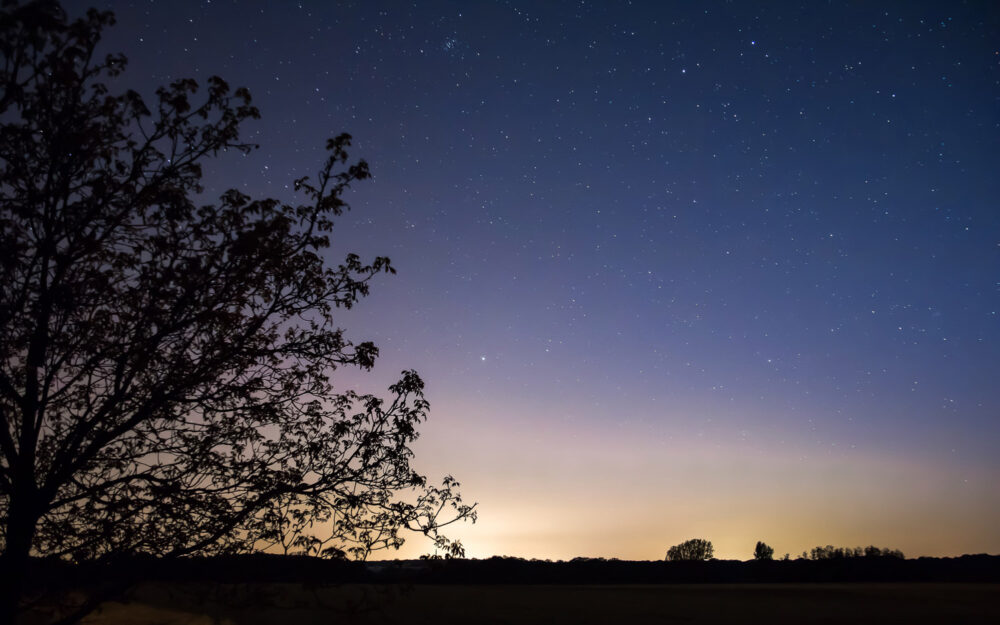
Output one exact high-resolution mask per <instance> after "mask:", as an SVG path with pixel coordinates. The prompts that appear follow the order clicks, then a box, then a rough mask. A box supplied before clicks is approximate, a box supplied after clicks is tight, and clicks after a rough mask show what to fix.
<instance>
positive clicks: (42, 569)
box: [32, 551, 1000, 585]
mask: <svg viewBox="0 0 1000 625" xmlns="http://www.w3.org/2000/svg"><path fill="white" fill-rule="evenodd" d="M824 553H829V552H824ZM32 576H33V577H35V579H36V580H37V581H40V582H41V581H42V580H44V582H43V583H45V585H51V584H54V583H55V584H58V583H65V584H73V583H77V582H81V581H83V582H85V581H86V580H93V579H103V580H108V579H126V580H132V581H136V580H159V581H179V582H185V581H200V582H226V583H254V582H306V583H315V584H324V583H333V584H339V583H397V582H405V583H431V584H662V583H669V584H684V583H748V582H770V583H789V582H1000V556H991V555H985V554H981V555H965V556H961V557H958V558H917V559H910V560H904V559H902V558H898V557H891V556H890V557H855V554H854V552H853V551H852V552H851V555H850V556H847V555H846V552H845V553H844V554H842V555H834V556H831V557H822V556H820V557H817V558H816V559H802V558H800V559H796V560H791V559H789V560H763V561H761V560H751V561H747V562H741V561H739V560H708V561H677V562H670V561H630V560H616V559H611V560H606V559H604V558H576V559H573V560H570V561H558V562H550V561H545V560H526V559H523V558H514V557H503V556H496V557H493V558H489V559H484V560H466V559H448V560H433V559H430V560H389V561H378V562H367V563H364V562H353V561H343V560H324V559H319V558H312V557H305V556H279V555H268V554H254V555H245V556H229V557H217V558H182V559H176V560H159V559H154V558H124V559H120V560H118V561H117V562H115V563H107V564H102V565H69V564H65V563H60V562H57V561H51V560H35V561H34V562H33V566H32Z"/></svg>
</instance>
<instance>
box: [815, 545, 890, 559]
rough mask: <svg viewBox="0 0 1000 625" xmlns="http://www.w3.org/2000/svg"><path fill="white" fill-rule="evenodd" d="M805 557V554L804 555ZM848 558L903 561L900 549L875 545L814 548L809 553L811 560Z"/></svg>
mask: <svg viewBox="0 0 1000 625" xmlns="http://www.w3.org/2000/svg"><path fill="white" fill-rule="evenodd" d="M803 555H805V554H803ZM847 558H898V559H900V560H902V559H903V552H902V551H900V550H899V549H888V548H885V549H880V548H878V547H876V546H875V545H869V546H867V547H834V546H833V545H827V546H825V547H813V549H812V551H810V552H809V559H810V560H842V559H847Z"/></svg>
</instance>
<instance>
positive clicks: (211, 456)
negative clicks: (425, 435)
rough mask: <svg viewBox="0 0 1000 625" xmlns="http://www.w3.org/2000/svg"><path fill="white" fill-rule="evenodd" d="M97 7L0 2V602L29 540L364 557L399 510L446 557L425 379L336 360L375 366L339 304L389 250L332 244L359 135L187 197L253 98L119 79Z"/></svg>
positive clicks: (400, 522) (73, 548)
mask: <svg viewBox="0 0 1000 625" xmlns="http://www.w3.org/2000/svg"><path fill="white" fill-rule="evenodd" d="M113 23H114V18H113V16H112V14H110V13H107V12H98V11H96V10H90V11H88V12H87V14H86V16H85V17H83V18H80V19H77V20H75V21H70V20H69V19H68V18H67V15H66V13H65V11H64V10H63V9H62V8H61V7H60V6H59V5H58V3H56V2H52V1H35V2H29V3H26V4H22V5H18V4H17V3H15V2H4V5H3V9H2V11H0V54H2V64H0V89H2V92H0V190H2V195H0V202H2V210H0V328H2V332H0V418H2V421H3V423H2V427H0V515H2V526H3V527H2V530H0V547H2V550H3V553H2V556H0V566H2V573H3V578H2V580H0V586H2V587H3V590H2V592H3V596H2V604H3V605H2V610H3V612H2V613H0V622H10V615H11V613H12V612H11V611H12V610H13V609H14V608H12V607H11V606H12V605H13V602H15V601H16V597H17V595H18V592H19V588H18V584H19V583H20V579H21V572H22V571H23V569H24V567H25V566H26V564H27V562H28V558H29V554H35V555H47V556H54V557H57V558H62V559H66V560H70V561H77V562H80V561H100V560H106V559H110V558H114V557H117V556H120V555H122V554H151V555H154V556H159V557H171V556H182V555H192V554H194V555H213V554H231V553H240V552H249V551H256V550H260V549H264V548H268V547H273V546H277V547H278V548H280V549H283V550H284V551H286V552H294V553H304V554H313V555H322V556H327V557H345V556H347V555H352V556H354V557H356V558H365V557H366V556H367V555H368V554H369V553H370V552H371V551H372V550H375V549H382V548H388V547H398V546H399V545H401V544H402V542H403V540H404V539H403V535H402V531H403V530H404V529H411V530H416V531H419V532H422V533H423V534H425V535H427V536H429V537H430V538H431V539H432V540H433V541H434V542H435V544H436V547H437V548H439V549H444V550H445V551H446V552H447V553H449V554H452V555H459V554H461V553H462V548H461V545H460V544H458V543H454V542H451V541H449V540H448V539H447V538H446V537H445V536H444V535H443V534H441V533H440V529H441V528H442V527H443V526H445V525H447V524H449V523H452V522H455V521H457V520H467V519H468V520H473V521H474V520H475V510H474V506H470V505H466V504H464V503H462V499H461V497H460V495H459V493H458V491H457V487H458V483H457V482H456V481H455V480H454V479H452V478H451V477H447V478H445V480H444V481H443V483H442V484H441V485H439V486H431V485H428V483H427V480H426V479H425V478H424V477H423V476H422V475H420V474H418V473H417V472H416V471H414V470H413V469H412V468H411V466H410V460H411V458H412V452H411V449H410V444H411V443H412V442H413V441H414V440H415V439H416V438H417V435H418V434H417V426H418V425H419V424H420V423H421V422H422V421H423V420H424V419H425V417H426V415H427V411H428V403H427V401H426V400H425V399H424V395H423V388H424V384H423V382H422V381H421V379H420V377H419V376H418V375H417V374H416V373H415V372H413V371H405V372H403V374H402V378H401V379H400V380H399V381H398V382H397V383H395V384H393V385H392V386H391V387H390V389H389V390H390V397H389V398H388V399H387V400H382V399H379V398H377V397H374V396H372V395H362V394H357V393H355V392H353V391H335V389H334V386H333V383H332V380H331V377H330V374H331V373H332V372H333V371H334V370H336V369H337V368H338V367H345V366H346V367H358V368H361V369H364V370H367V369H370V368H371V367H372V365H373V362H374V360H375V358H376V356H377V355H378V349H377V348H376V347H375V346H374V345H373V344H372V343H370V342H357V343H355V342H352V341H351V340H350V339H348V338H347V336H346V335H345V332H344V330H343V329H341V328H340V327H338V326H337V325H336V318H335V313H336V312H337V311H338V310H339V309H346V308H350V307H351V306H353V305H354V304H355V303H356V302H358V300H359V299H360V298H362V297H364V296H366V295H367V294H368V291H369V282H370V281H371V280H372V278H374V277H375V276H376V275H377V274H380V273H384V272H388V273H394V272H395V270H394V269H393V267H392V265H391V264H390V262H389V259H388V258H384V257H378V258H375V259H374V260H372V261H371V262H364V261H362V260H361V259H360V258H359V257H358V256H356V255H354V254H348V255H347V256H346V258H345V260H344V261H343V262H342V263H340V264H339V265H336V266H328V265H327V264H326V263H325V261H324V260H323V259H324V257H325V256H327V255H328V253H327V252H326V251H325V250H326V249H327V248H328V247H330V236H331V230H332V227H333V219H334V218H335V217H336V216H338V215H340V214H341V213H342V212H343V211H344V210H346V209H347V208H348V207H347V204H346V203H345V202H344V200H343V198H342V196H343V194H344V192H345V191H346V190H347V189H348V188H349V186H350V185H351V184H352V183H354V182H356V181H360V180H364V179H366V178H369V171H368V166H367V164H366V163H365V162H364V161H359V162H354V163H349V162H348V155H347V148H348V147H349V146H350V136H348V135H346V134H342V135H340V136H338V137H336V138H334V139H331V140H329V141H328V142H327V146H326V147H327V150H328V151H329V157H328V158H327V160H326V162H325V163H324V165H323V166H322V168H321V169H320V171H319V175H318V176H317V177H316V179H315V180H309V179H308V178H301V179H299V180H296V181H295V189H296V190H297V191H299V192H301V193H302V194H303V195H304V198H305V202H304V203H302V204H299V205H289V204H284V203H282V202H280V201H278V200H276V199H271V198H265V199H253V198H251V197H249V196H247V195H245V194H243V193H240V192H239V191H236V190H229V191H226V192H225V193H223V194H222V196H221V198H220V199H219V202H218V204H215V205H203V206H199V205H196V203H195V197H196V196H197V194H199V193H201V192H202V190H203V189H202V187H201V172H202V163H203V162H204V161H205V160H206V159H209V158H212V157H216V156H218V155H220V154H222V153H225V152H227V151H242V152H248V151H250V150H252V149H253V148H254V147H255V146H252V145H250V144H248V143H245V142H243V141H241V140H240V136H239V130H240V126H241V124H242V123H243V122H245V121H246V120H252V119H256V118H257V117H258V116H259V113H258V111H257V109H256V108H255V107H254V106H253V104H252V103H251V98H250V94H249V92H248V91H247V90H246V89H242V88H241V89H236V90H231V89H230V88H229V86H228V85H227V84H226V83H225V82H224V81H223V80H222V79H220V78H218V77H212V78H209V79H208V80H207V84H206V88H205V90H204V91H203V92H201V93H200V94H199V87H198V85H197V84H196V83H195V81H194V80H190V79H185V80H178V81H176V82H173V83H171V84H170V85H168V86H165V87H161V88H160V89H158V90H157V92H156V98H155V102H154V103H152V104H151V105H147V103H146V102H144V101H143V98H142V97H141V96H140V95H139V94H138V93H136V92H135V91H126V92H125V93H123V94H119V95H114V94H112V93H111V92H110V91H109V88H108V87H107V85H106V84H105V83H104V82H102V81H104V80H106V79H108V78H113V77H118V76H119V75H120V74H121V73H122V72H123V71H124V69H125V58H124V57H123V56H121V55H109V56H107V57H105V58H103V59H100V58H96V56H95V54H94V51H95V47H96V45H97V43H98V41H99V39H100V36H101V32H102V30H103V29H104V28H105V27H108V26H110V25H112V24H113ZM449 515H450V516H449ZM320 527H322V528H323V532H324V533H320V531H319V528H320Z"/></svg>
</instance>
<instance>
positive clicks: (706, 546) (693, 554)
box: [667, 538, 715, 560]
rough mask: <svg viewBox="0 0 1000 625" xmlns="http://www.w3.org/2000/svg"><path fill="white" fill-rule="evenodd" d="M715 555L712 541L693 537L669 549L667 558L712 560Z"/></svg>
mask: <svg viewBox="0 0 1000 625" xmlns="http://www.w3.org/2000/svg"><path fill="white" fill-rule="evenodd" d="M713 555H715V548H714V547H713V546H712V541H710V540H705V539H704V538H692V539H691V540H685V541H684V542H682V543H681V544H679V545H674V546H673V547H671V548H670V549H668V550H667V560H711V559H712V556H713Z"/></svg>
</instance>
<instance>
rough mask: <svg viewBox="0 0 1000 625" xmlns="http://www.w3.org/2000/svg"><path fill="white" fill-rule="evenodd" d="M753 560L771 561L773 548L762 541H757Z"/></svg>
mask: <svg viewBox="0 0 1000 625" xmlns="http://www.w3.org/2000/svg"><path fill="white" fill-rule="evenodd" d="M753 559H754V560H773V559H774V547H772V546H770V545H768V544H767V543H765V542H764V541H762V540H758V541H757V545H756V546H755V547H754V550H753Z"/></svg>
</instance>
